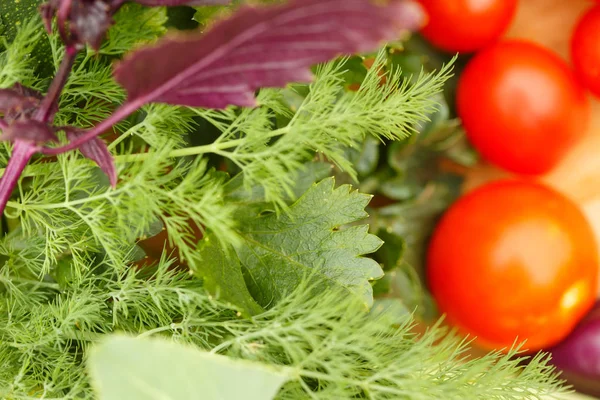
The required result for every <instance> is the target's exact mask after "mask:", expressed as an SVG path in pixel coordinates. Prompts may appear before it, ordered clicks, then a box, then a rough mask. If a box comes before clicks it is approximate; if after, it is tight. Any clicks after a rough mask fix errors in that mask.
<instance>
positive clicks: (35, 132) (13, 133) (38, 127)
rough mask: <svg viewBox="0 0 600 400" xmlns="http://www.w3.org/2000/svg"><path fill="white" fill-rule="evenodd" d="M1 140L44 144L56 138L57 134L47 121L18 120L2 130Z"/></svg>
mask: <svg viewBox="0 0 600 400" xmlns="http://www.w3.org/2000/svg"><path fill="white" fill-rule="evenodd" d="M0 140H13V141H14V140H21V141H25V142H32V143H36V144H42V143H46V142H49V141H53V140H56V135H55V134H54V132H53V131H52V129H51V128H50V127H49V126H48V125H47V124H45V123H43V122H39V121H34V120H31V119H25V120H16V121H13V122H12V123H11V124H9V125H8V127H7V128H6V129H4V130H3V131H2V135H0Z"/></svg>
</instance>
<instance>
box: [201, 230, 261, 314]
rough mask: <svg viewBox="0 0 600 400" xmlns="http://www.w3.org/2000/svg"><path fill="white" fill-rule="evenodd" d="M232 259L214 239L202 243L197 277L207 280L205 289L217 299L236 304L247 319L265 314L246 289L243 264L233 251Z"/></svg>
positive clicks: (205, 239)
mask: <svg viewBox="0 0 600 400" xmlns="http://www.w3.org/2000/svg"><path fill="white" fill-rule="evenodd" d="M229 254H232V255H233V256H229V255H228V254H227V253H226V252H225V251H224V250H223V247H222V246H221V245H220V244H219V242H218V240H216V239H215V238H214V237H213V236H207V237H206V238H204V240H202V241H201V242H200V250H199V256H200V258H201V260H200V262H198V263H195V264H197V267H196V269H195V270H194V274H195V275H196V276H198V277H201V278H202V279H204V287H205V288H206V290H208V291H209V292H211V293H212V294H213V295H214V296H216V297H217V298H219V299H221V300H224V301H228V302H231V303H233V304H234V305H235V306H237V307H240V308H241V310H240V311H241V312H243V313H244V314H245V315H256V314H260V313H261V312H263V311H264V309H263V308H262V307H261V306H259V305H258V304H257V303H256V301H254V299H253V298H252V295H251V294H250V292H249V291H248V288H247V287H246V283H245V282H244V276H243V275H242V269H241V266H240V261H239V260H238V258H237V257H236V256H235V254H234V252H233V251H231V252H230V253H229Z"/></svg>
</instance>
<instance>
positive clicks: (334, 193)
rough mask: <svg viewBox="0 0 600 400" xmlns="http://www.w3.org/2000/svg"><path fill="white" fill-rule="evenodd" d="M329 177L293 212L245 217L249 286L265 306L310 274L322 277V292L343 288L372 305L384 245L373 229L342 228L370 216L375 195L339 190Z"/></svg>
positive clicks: (241, 250) (241, 249)
mask: <svg viewBox="0 0 600 400" xmlns="http://www.w3.org/2000/svg"><path fill="white" fill-rule="evenodd" d="M334 183H335V182H334V179H333V178H328V179H325V180H323V181H321V182H320V183H318V184H315V185H313V186H312V187H311V188H310V189H309V190H308V191H307V192H306V193H305V194H304V195H303V196H302V197H301V198H300V199H299V200H298V201H297V202H296V203H294V204H293V205H292V206H291V207H290V209H289V210H288V212H287V213H285V214H282V215H279V216H278V215H277V214H274V213H271V214H267V215H264V214H256V212H254V213H253V214H251V213H248V214H246V215H239V216H238V218H239V221H240V225H239V226H240V228H239V229H240V232H239V233H240V235H241V236H242V238H243V239H244V241H243V244H242V245H241V246H238V248H237V249H236V251H237V253H238V255H239V257H240V260H241V261H242V265H243V266H244V267H245V268H246V272H247V276H246V278H247V279H246V283H247V284H248V287H249V289H250V292H251V293H252V294H253V296H254V298H255V299H256V300H257V301H258V303H259V304H261V305H262V306H267V305H270V304H274V303H277V301H279V300H280V299H281V298H282V297H284V296H285V295H286V294H289V293H290V292H292V291H293V290H294V289H295V288H296V287H297V286H298V284H299V283H300V282H301V281H302V280H303V279H304V278H306V277H307V276H312V277H314V278H315V279H319V278H320V279H319V282H320V283H319V285H321V286H319V289H323V290H326V289H327V287H331V286H334V287H341V288H343V289H345V290H347V291H348V293H350V294H353V295H357V296H359V297H361V298H362V299H363V301H364V302H365V304H367V305H368V306H370V305H371V304H372V303H373V290H372V287H371V283H370V282H369V281H370V280H373V279H379V278H380V277H381V276H382V275H383V271H382V269H381V267H380V266H379V264H378V263H377V262H375V261H374V260H372V259H369V258H365V257H361V256H362V255H364V254H369V253H373V252H375V251H377V249H378V248H379V247H380V246H381V244H382V241H381V239H379V238H378V237H377V236H375V235H371V234H369V232H368V229H369V227H368V226H367V225H360V226H352V227H347V228H341V227H342V226H343V225H345V224H351V223H353V222H356V221H359V220H361V219H364V218H366V217H367V216H368V215H367V213H366V212H365V207H366V205H367V204H368V203H369V201H370V199H371V196H368V195H365V194H361V193H358V192H357V191H351V186H350V185H343V186H340V187H338V188H337V189H335V188H334Z"/></svg>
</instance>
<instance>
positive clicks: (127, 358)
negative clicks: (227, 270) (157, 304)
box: [88, 336, 288, 400]
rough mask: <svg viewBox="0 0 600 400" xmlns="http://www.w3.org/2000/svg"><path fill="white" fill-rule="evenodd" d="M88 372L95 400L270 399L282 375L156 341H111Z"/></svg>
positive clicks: (96, 351) (93, 359)
mask: <svg viewBox="0 0 600 400" xmlns="http://www.w3.org/2000/svg"><path fill="white" fill-rule="evenodd" d="M88 369H89V371H90V375H91V378H92V382H93V384H94V386H95V388H96V392H97V395H98V398H99V399H100V400H125V399H127V400H138V399H139V400H149V399H157V400H158V399H160V400H188V399H189V400H192V399H193V400H197V399H206V400H239V399H244V400H270V399H273V398H274V397H275V395H276V394H277V392H278V391H279V389H280V388H281V386H282V385H283V384H284V383H285V382H286V381H287V380H288V376H286V374H285V373H283V372H282V371H280V370H278V369H276V368H272V367H267V366H264V365H261V364H256V363H252V362H248V361H240V360H233V359H230V358H228V357H225V356H220V355H217V354H211V353H206V352H202V351H200V350H196V349H194V348H192V347H186V346H182V345H178V344H175V343H173V342H168V341H165V340H157V339H134V338H129V337H125V336H113V337H110V338H109V339H108V340H105V341H104V342H103V343H102V344H101V345H99V346H98V347H97V348H95V349H94V350H93V351H92V353H91V355H90V358H89V360H88Z"/></svg>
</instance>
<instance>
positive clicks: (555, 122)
mask: <svg viewBox="0 0 600 400" xmlns="http://www.w3.org/2000/svg"><path fill="white" fill-rule="evenodd" d="M456 106H457V113H458V115H459V117H460V118H461V119H462V122H463V126H464V128H465V131H466V133H467V136H468V138H469V139H470V141H471V143H472V144H473V145H474V146H475V147H476V148H477V150H479V152H480V153H481V154H482V155H483V157H484V158H486V159H487V160H488V161H490V162H492V163H493V164H496V165H498V166H500V167H501V168H503V169H505V170H508V171H511V172H515V173H520V174H527V175H540V174H544V173H547V172H549V171H550V170H552V169H553V168H554V167H555V166H556V165H557V164H558V163H559V162H560V161H561V160H562V159H563V158H564V156H565V155H566V154H567V153H568V152H569V150H570V149H571V148H572V147H573V146H574V145H575V144H576V143H577V142H578V141H579V140H580V139H581V138H582V137H584V136H585V133H586V129H587V126H588V121H589V118H590V102H589V99H588V98H587V96H586V92H585V90H584V89H583V87H582V86H581V85H580V84H579V83H578V82H577V79H576V77H575V75H574V73H573V71H572V70H571V69H570V68H569V66H568V65H567V63H566V62H564V61H563V60H561V59H560V58H559V57H558V56H557V55H556V54H554V53H553V52H551V51H550V50H547V49H545V48H543V47H541V46H539V45H537V44H534V43H531V42H527V41H522V40H510V41H505V42H501V43H498V44H496V45H494V46H492V47H489V48H487V49H485V50H483V51H481V52H480V53H479V54H477V55H476V56H475V57H474V58H473V59H472V60H471V61H470V62H469V64H468V65H467V67H466V68H465V70H464V71H463V74H462V75H461V77H460V80H459V84H458V89H457V99H456Z"/></svg>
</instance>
